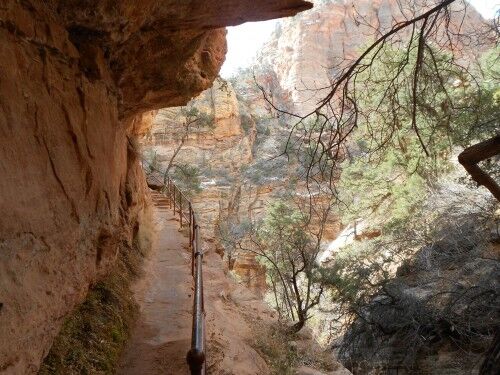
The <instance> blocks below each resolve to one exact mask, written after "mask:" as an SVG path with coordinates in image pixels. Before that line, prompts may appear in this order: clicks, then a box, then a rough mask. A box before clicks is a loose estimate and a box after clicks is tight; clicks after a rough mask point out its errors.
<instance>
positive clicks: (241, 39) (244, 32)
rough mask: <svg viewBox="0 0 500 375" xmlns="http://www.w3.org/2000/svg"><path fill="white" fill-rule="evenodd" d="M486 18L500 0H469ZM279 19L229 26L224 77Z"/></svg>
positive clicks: (247, 58) (244, 60) (244, 63)
mask: <svg viewBox="0 0 500 375" xmlns="http://www.w3.org/2000/svg"><path fill="white" fill-rule="evenodd" d="M468 2H469V3H471V4H472V5H473V6H474V7H475V8H476V9H477V10H478V11H479V13H481V14H482V16H483V17H485V18H492V17H493V15H494V14H495V11H497V10H498V9H500V0H468ZM277 22H278V20H270V21H264V22H248V23H244V24H243V25H239V26H234V27H228V28H227V46H228V52H227V55H226V61H225V62H224V65H223V66H222V69H221V71H220V75H221V77H222V78H230V77H231V76H232V75H234V74H235V73H236V72H237V71H238V68H244V67H246V66H248V65H250V63H251V62H252V58H253V57H254V56H255V55H256V53H257V51H259V49H260V48H261V47H262V45H263V44H264V43H265V42H266V41H267V40H268V39H269V37H270V36H271V33H272V32H273V30H274V28H275V27H276V23H277Z"/></svg>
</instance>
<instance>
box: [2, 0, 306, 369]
mask: <svg viewBox="0 0 500 375" xmlns="http://www.w3.org/2000/svg"><path fill="white" fill-rule="evenodd" d="M232 3H233V2H231V4H230V2H210V1H206V2H200V3H197V4H196V5H193V4H191V3H190V4H184V3H183V4H181V2H179V1H167V2H165V1H161V2H160V1H146V2H136V1H121V2H119V3H117V2H114V1H90V2H88V1H78V0H75V1H57V0H51V1H45V2H39V1H30V0H25V1H15V0H7V1H4V2H2V4H1V5H0V173H1V176H2V177H1V178H0V212H1V213H2V215H1V217H0V337H1V338H2V339H1V341H0V373H8V374H30V373H35V372H36V371H37V369H38V366H39V364H40V362H41V360H42V358H43V357H44V355H46V353H47V351H48V349H49V348H50V345H51V342H52V340H53V338H54V336H55V335H56V334H57V332H58V330H59V328H60V326H61V324H62V321H63V319H64V317H65V316H66V314H68V312H70V311H71V310H72V309H73V308H74V307H75V305H76V304H78V303H79V302H80V301H81V300H82V299H83V298H84V296H85V294H86V292H87V289H88V286H89V285H90V284H92V283H94V282H95V281H96V280H98V279H99V277H101V276H102V275H104V274H106V273H107V271H108V270H109V268H110V267H111V266H112V264H113V261H114V259H115V257H116V253H117V249H118V247H119V246H122V245H124V244H125V245H126V244H127V243H129V242H130V241H131V240H132V238H133V236H134V234H135V233H136V231H137V225H138V223H139V222H140V216H141V211H142V208H143V207H144V205H145V204H147V196H146V194H145V184H144V176H143V174H142V170H141V169H140V166H139V161H138V159H137V154H136V150H135V146H134V145H135V141H134V138H135V136H136V134H138V133H140V132H141V131H144V129H140V128H138V122H137V121H136V120H135V118H134V116H135V115H138V114H140V113H141V112H142V111H144V110H148V109H154V108H158V107H164V106H169V105H174V104H176V105H179V104H183V103H185V102H186V101H187V100H189V99H190V98H191V97H192V96H194V95H196V94H198V93H199V92H201V91H202V90H204V89H206V88H207V87H209V86H210V85H211V83H212V81H213V79H214V78H215V77H216V75H217V73H218V70H219V69H220V66H221V64H222V62H223V60H224V55H225V51H226V45H225V31H224V29H220V27H223V26H225V25H230V24H231V25H232V24H238V23H241V22H244V21H245V20H256V19H264V18H273V17H281V16H286V15H291V14H295V13H296V12H298V11H300V10H303V9H305V8H307V7H309V6H310V4H308V3H307V2H304V1H301V0H280V1H278V0H277V1H271V2H269V1H257V2H255V1H252V2H250V1H239V2H238V6H236V7H235V6H234V4H232ZM231 5H233V6H231Z"/></svg>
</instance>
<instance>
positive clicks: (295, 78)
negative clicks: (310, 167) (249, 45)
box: [256, 0, 484, 115]
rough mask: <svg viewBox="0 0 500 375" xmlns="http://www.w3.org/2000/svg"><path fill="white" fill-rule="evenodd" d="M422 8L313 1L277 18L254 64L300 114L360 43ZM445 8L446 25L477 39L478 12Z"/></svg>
mask: <svg viewBox="0 0 500 375" xmlns="http://www.w3.org/2000/svg"><path fill="white" fill-rule="evenodd" d="M426 7H430V4H429V2H425V1H396V0H376V1H372V0H356V1H353V0H340V1H329V0H326V1H317V5H316V6H315V7H314V8H313V9H311V10H309V11H307V12H303V13H301V14H299V15H297V16H296V17H294V18H289V19H286V20H282V21H280V23H279V25H278V27H277V29H276V31H275V32H274V35H273V37H272V38H271V40H270V41H269V42H268V43H266V45H265V46H264V47H263V48H262V50H261V51H260V53H259V55H258V56H257V59H256V65H257V66H267V67H269V69H272V70H273V71H274V73H275V74H276V76H277V79H278V81H279V83H280V86H281V87H282V89H283V90H285V91H287V92H288V93H289V95H290V102H291V103H292V104H293V108H294V110H295V111H296V112H297V113H299V114H302V115H305V114H307V113H310V112H311V111H314V109H315V108H316V106H317V104H318V102H319V101H320V100H321V99H322V98H324V97H325V96H326V95H327V93H328V92H329V89H328V87H329V85H330V82H331V78H332V77H333V76H334V75H336V74H338V73H339V72H340V71H341V70H342V69H344V68H345V67H346V66H347V65H348V64H349V63H350V62H351V61H353V60H354V59H355V58H357V57H358V56H359V54H360V52H361V51H362V48H363V46H368V45H369V43H370V42H373V41H374V40H375V39H376V38H377V37H379V36H381V35H382V34H383V33H384V32H387V31H389V30H390V28H391V27H392V26H393V25H394V24H395V23H396V22H398V21H399V22H400V21H403V20H405V19H407V18H408V19H410V18H412V17H413V16H414V15H415V14H420V13H419V12H421V9H422V8H424V9H425V8H426ZM451 9H452V11H451V12H450V22H451V24H452V28H451V29H452V30H453V31H454V32H456V33H461V34H463V35H469V36H470V38H475V37H477V34H476V33H475V32H474V30H477V28H478V25H480V24H481V23H483V22H484V20H483V18H482V17H481V15H480V14H479V13H478V12H477V11H476V10H475V9H474V8H473V7H471V6H467V3H464V2H462V1H457V2H456V3H454V4H452V5H451ZM464 9H467V11H466V12H465V13H464ZM410 32H411V30H409V29H408V30H406V31H404V32H403V33H402V35H403V36H407V37H408V36H409V35H410ZM439 37H442V35H439ZM396 39H397V38H396ZM471 40H472V39H471ZM395 42H397V40H395ZM441 42H442V40H441ZM454 43H455V41H454ZM479 44H481V43H479ZM463 47H464V48H460V44H458V45H457V51H459V50H461V51H463V52H464V53H465V54H466V55H467V54H471V53H477V52H478V51H476V50H474V51H471V50H470V47H469V46H468V45H465V46H463Z"/></svg>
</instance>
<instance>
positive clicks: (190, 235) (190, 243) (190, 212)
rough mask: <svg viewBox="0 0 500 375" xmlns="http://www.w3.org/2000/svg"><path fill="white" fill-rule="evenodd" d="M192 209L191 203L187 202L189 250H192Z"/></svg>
mask: <svg viewBox="0 0 500 375" xmlns="http://www.w3.org/2000/svg"><path fill="white" fill-rule="evenodd" d="M192 237H193V207H192V206H191V202H189V249H190V250H192V246H193V241H192Z"/></svg>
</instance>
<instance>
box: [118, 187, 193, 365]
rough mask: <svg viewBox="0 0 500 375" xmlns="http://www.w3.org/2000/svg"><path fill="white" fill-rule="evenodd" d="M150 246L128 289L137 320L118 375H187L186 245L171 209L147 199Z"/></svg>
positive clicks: (155, 197)
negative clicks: (150, 208)
mask: <svg viewBox="0 0 500 375" xmlns="http://www.w3.org/2000/svg"><path fill="white" fill-rule="evenodd" d="M153 201H154V203H155V208H154V221H155V226H156V241H155V242H154V245H153V249H152V252H151V254H149V256H148V258H147V259H146V262H145V265H144V274H143V276H142V278H141V279H140V280H139V281H138V282H137V284H136V285H135V286H134V295H135V298H136V300H137V302H138V303H139V306H140V313H139V314H140V315H139V318H138V320H137V323H136V325H135V327H134V328H133V330H132V334H131V338H130V340H129V342H128V344H127V347H126V348H125V350H124V353H123V354H122V357H121V359H120V364H119V367H118V371H117V374H119V375H157V374H158V375H160V374H161V375H184V374H188V367H187V364H186V353H187V351H188V349H189V345H190V338H191V309H192V278H191V269H190V267H191V262H190V253H189V250H188V242H189V240H188V239H187V238H186V237H185V236H184V235H183V234H182V233H180V232H179V223H178V221H176V220H175V218H174V216H173V213H172V209H170V208H168V203H167V201H166V200H165V199H164V198H162V197H161V196H160V195H157V194H155V193H153Z"/></svg>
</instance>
